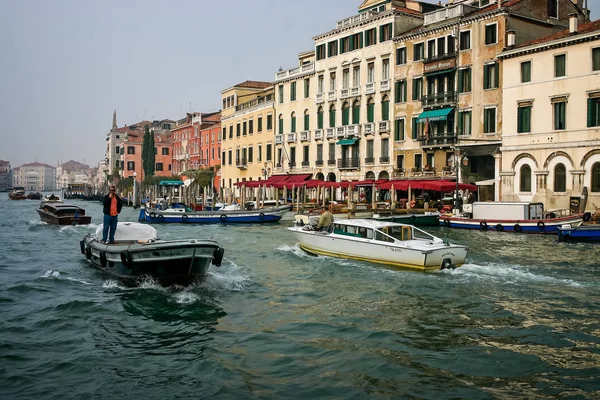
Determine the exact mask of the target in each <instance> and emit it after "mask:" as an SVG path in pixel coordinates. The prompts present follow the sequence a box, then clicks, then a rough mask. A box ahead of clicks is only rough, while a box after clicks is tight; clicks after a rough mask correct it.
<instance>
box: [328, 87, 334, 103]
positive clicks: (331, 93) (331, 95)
mask: <svg viewBox="0 0 600 400" xmlns="http://www.w3.org/2000/svg"><path fill="white" fill-rule="evenodd" d="M335 99H336V97H335V90H330V91H329V93H327V100H329V101H335Z"/></svg>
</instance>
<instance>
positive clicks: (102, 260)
mask: <svg viewBox="0 0 600 400" xmlns="http://www.w3.org/2000/svg"><path fill="white" fill-rule="evenodd" d="M100 266H101V267H102V268H105V267H106V252H105V251H100Z"/></svg>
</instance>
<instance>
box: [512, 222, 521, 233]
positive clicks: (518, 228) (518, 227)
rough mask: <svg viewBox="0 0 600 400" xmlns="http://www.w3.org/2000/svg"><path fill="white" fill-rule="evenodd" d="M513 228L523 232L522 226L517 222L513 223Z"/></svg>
mask: <svg viewBox="0 0 600 400" xmlns="http://www.w3.org/2000/svg"><path fill="white" fill-rule="evenodd" d="M513 230H514V231H515V232H518V233H521V232H523V228H521V225H519V224H515V226H513Z"/></svg>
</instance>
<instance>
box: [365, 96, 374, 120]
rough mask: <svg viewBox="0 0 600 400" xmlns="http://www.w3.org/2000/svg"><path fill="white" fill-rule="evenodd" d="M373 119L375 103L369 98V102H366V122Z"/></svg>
mask: <svg viewBox="0 0 600 400" xmlns="http://www.w3.org/2000/svg"><path fill="white" fill-rule="evenodd" d="M374 121H375V103H373V101H372V100H371V103H369V104H367V122H374Z"/></svg>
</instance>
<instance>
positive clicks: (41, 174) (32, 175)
mask: <svg viewBox="0 0 600 400" xmlns="http://www.w3.org/2000/svg"><path fill="white" fill-rule="evenodd" d="M12 181H13V186H22V187H24V188H25V190H36V191H44V190H56V168H55V167H53V166H52V165H48V164H44V163H39V162H34V163H29V164H23V165H21V166H20V167H16V168H14V169H13V176H12Z"/></svg>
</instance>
